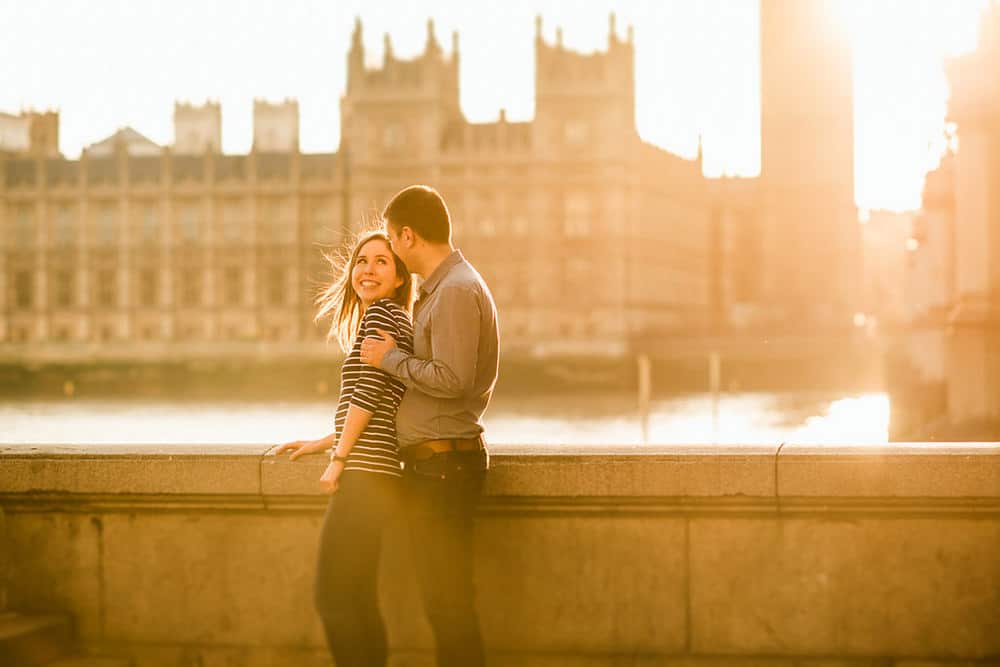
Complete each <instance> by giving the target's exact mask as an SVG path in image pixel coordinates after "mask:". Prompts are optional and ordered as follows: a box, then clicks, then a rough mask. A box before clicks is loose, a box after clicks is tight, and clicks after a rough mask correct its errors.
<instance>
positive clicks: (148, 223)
mask: <svg viewBox="0 0 1000 667" xmlns="http://www.w3.org/2000/svg"><path fill="white" fill-rule="evenodd" d="M139 238H141V239H142V241H143V243H156V242H157V241H158V240H159V239H160V215H159V213H158V212H157V210H156V207H155V206H146V207H144V208H143V211H142V226H141V228H140V232H139Z"/></svg>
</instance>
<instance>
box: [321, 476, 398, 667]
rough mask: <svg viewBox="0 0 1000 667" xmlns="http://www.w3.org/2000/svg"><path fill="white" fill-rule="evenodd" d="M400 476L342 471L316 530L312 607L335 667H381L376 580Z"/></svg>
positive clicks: (382, 631)
mask: <svg viewBox="0 0 1000 667" xmlns="http://www.w3.org/2000/svg"><path fill="white" fill-rule="evenodd" d="M399 491H400V479H399V478H398V477H392V476H390V475H385V474H382V473H377V472H362V471H357V470H351V471H345V472H344V473H343V474H342V475H341V477H340V488H339V490H338V491H337V492H336V493H335V494H333V496H331V498H330V502H329V504H328V505H327V509H326V517H325V518H324V520H323V531H322V533H321V534H320V544H319V564H318V566H317V568H316V590H315V595H316V600H315V601H316V609H317V610H318V611H319V615H320V618H321V619H322V620H323V628H324V630H325V632H326V641H327V644H328V645H329V647H330V653H332V654H333V658H334V661H336V663H337V667H362V666H363V667H382V666H383V665H385V664H386V661H387V657H388V647H387V642H386V634H385V623H384V622H383V620H382V614H381V612H380V611H379V608H378V594H377V590H376V582H377V580H378V576H377V575H378V563H379V552H380V551H381V547H382V532H383V529H384V528H385V526H386V524H388V522H389V521H390V519H391V518H392V517H393V516H394V515H395V514H396V512H397V511H398V507H399V503H398V496H399Z"/></svg>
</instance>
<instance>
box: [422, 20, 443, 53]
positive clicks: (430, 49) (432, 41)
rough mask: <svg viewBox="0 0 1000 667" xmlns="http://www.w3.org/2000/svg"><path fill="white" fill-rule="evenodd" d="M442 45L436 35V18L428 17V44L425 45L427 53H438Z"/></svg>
mask: <svg viewBox="0 0 1000 667" xmlns="http://www.w3.org/2000/svg"><path fill="white" fill-rule="evenodd" d="M440 50H441V47H440V46H438V41H437V37H435V35H434V19H432V18H429V19H427V45H426V46H425V47H424V52H425V53H438V52H439V51H440Z"/></svg>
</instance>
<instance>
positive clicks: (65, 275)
mask: <svg viewBox="0 0 1000 667" xmlns="http://www.w3.org/2000/svg"><path fill="white" fill-rule="evenodd" d="M52 277H53V282H54V287H55V290H54V291H55V294H54V298H53V300H54V301H55V305H56V307H58V308H71V307H72V306H73V304H74V301H75V299H74V298H73V287H74V285H73V272H72V271H56V272H55V273H53V276H52Z"/></svg>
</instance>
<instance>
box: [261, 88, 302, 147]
mask: <svg viewBox="0 0 1000 667" xmlns="http://www.w3.org/2000/svg"><path fill="white" fill-rule="evenodd" d="M253 150H254V151H257V152H262V153H291V152H294V151H297V150H299V102H298V100H293V99H286V100H284V101H283V102H278V103H277V104H273V103H271V102H268V101H267V100H254V101H253Z"/></svg>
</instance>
